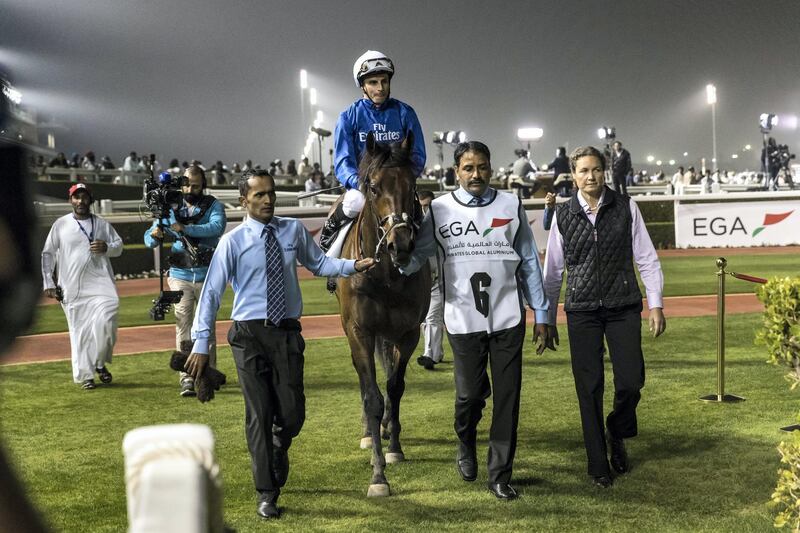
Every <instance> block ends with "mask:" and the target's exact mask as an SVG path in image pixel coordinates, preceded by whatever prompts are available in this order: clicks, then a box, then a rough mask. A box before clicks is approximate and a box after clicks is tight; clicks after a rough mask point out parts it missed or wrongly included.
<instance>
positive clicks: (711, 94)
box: [706, 83, 718, 172]
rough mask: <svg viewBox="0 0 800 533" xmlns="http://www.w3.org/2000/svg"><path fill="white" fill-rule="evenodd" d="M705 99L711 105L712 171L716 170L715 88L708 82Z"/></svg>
mask: <svg viewBox="0 0 800 533" xmlns="http://www.w3.org/2000/svg"><path fill="white" fill-rule="evenodd" d="M706 101H707V102H708V104H709V105H710V106H711V157H712V158H713V160H712V163H714V166H713V167H712V168H713V169H714V172H716V171H717V165H718V163H717V88H716V87H715V86H714V85H712V84H711V83H709V84H708V85H706Z"/></svg>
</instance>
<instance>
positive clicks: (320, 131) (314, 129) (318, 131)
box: [308, 127, 331, 137]
mask: <svg viewBox="0 0 800 533" xmlns="http://www.w3.org/2000/svg"><path fill="white" fill-rule="evenodd" d="M308 131H310V132H311V133H316V134H317V135H319V136H320V137H330V136H331V132H330V130H326V129H322V128H318V127H312V128H309V129H308Z"/></svg>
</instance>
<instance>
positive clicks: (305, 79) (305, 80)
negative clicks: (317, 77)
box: [300, 69, 308, 89]
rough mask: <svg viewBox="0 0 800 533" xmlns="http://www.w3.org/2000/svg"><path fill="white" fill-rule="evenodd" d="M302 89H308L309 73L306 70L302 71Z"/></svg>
mask: <svg viewBox="0 0 800 533" xmlns="http://www.w3.org/2000/svg"><path fill="white" fill-rule="evenodd" d="M300 88H301V89H308V72H307V71H306V69H300Z"/></svg>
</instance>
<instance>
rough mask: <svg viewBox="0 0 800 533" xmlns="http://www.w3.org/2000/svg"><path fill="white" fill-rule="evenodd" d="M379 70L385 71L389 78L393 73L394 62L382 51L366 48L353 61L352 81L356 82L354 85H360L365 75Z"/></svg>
mask: <svg viewBox="0 0 800 533" xmlns="http://www.w3.org/2000/svg"><path fill="white" fill-rule="evenodd" d="M379 72H385V73H387V74H388V75H389V79H390V80H391V79H392V76H393V75H394V63H392V60H391V59H389V58H388V57H386V54H384V53H383V52H378V51H376V50H367V51H366V52H364V53H363V54H361V56H360V57H359V58H358V59H356V62H355V63H353V81H355V82H356V87H361V82H362V80H363V79H364V78H365V77H367V76H369V75H371V74H377V73H379Z"/></svg>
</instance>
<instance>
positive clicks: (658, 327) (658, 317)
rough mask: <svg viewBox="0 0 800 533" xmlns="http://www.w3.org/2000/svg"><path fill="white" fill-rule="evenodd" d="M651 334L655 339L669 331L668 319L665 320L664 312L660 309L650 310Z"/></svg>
mask: <svg viewBox="0 0 800 533" xmlns="http://www.w3.org/2000/svg"><path fill="white" fill-rule="evenodd" d="M649 322H650V333H652V334H653V337H658V336H659V335H661V334H662V333H664V330H666V329H667V319H666V318H664V311H663V310H662V309H661V308H660V307H654V308H652V309H651V310H650V320H649Z"/></svg>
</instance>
